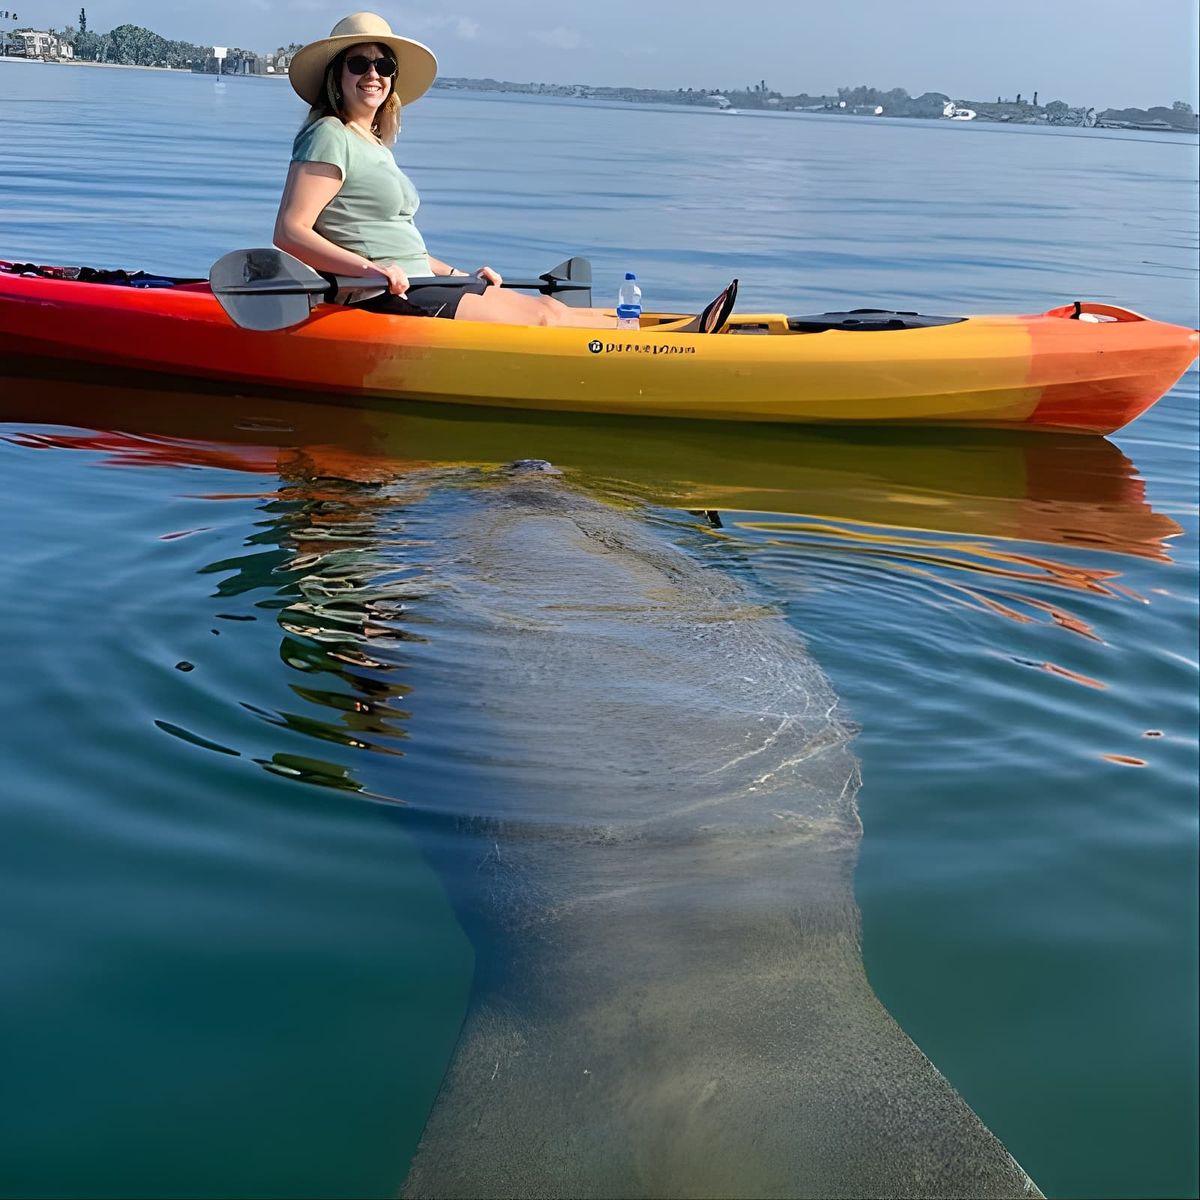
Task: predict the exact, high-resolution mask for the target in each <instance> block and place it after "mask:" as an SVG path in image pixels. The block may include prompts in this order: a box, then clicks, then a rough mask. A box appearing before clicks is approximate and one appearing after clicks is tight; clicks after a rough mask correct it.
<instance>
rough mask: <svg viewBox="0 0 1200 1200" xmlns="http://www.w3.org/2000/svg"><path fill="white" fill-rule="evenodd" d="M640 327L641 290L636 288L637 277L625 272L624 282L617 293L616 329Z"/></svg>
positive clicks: (630, 272)
mask: <svg viewBox="0 0 1200 1200" xmlns="http://www.w3.org/2000/svg"><path fill="white" fill-rule="evenodd" d="M641 327H642V289H641V288H640V287H638V284H637V276H636V275H635V274H634V273H633V272H632V271H626V272H625V282H624V283H622V284H621V290H620V291H619V292H618V293H617V328H618V329H640V328H641Z"/></svg>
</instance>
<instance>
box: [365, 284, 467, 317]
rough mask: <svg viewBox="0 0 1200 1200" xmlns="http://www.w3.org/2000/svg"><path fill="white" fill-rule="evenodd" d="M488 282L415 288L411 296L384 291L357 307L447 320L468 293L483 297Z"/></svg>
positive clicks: (395, 315)
mask: <svg viewBox="0 0 1200 1200" xmlns="http://www.w3.org/2000/svg"><path fill="white" fill-rule="evenodd" d="M487 286H488V285H487V283H486V281H485V280H482V279H471V280H466V281H464V282H463V283H462V284H460V285H457V286H455V287H420V288H413V290H412V291H411V292H409V294H408V295H407V296H397V295H395V293H393V292H384V293H383V294H382V295H381V296H372V297H371V299H370V300H360V301H359V302H358V303H357V304H355V305H353V306H352V307H354V308H365V309H366V310H367V311H368V312H377V313H390V314H391V315H392V316H394V317H447V318H452V317H453V316H454V314H455V313H456V312H457V311H458V302H459V301H460V300H461V299H462V298H463V297H464V296H465V295H467V294H468V293H470V294H471V295H472V296H482V295H483V292H484V289H485V288H486V287H487Z"/></svg>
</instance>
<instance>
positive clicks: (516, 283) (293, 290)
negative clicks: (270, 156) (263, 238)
mask: <svg viewBox="0 0 1200 1200" xmlns="http://www.w3.org/2000/svg"><path fill="white" fill-rule="evenodd" d="M386 282H387V280H386V277H385V276H383V275H375V276H370V277H361V278H360V277H353V276H343V275H327V276H322V277H321V278H320V279H314V280H313V281H312V282H311V283H302V282H297V281H293V280H290V279H281V280H279V281H277V282H276V281H273V280H271V281H269V280H258V281H255V282H254V283H246V284H226V285H224V286H223V287H221V289H220V290H221V291H222V292H224V293H225V294H226V295H229V296H254V295H258V296H261V295H267V296H321V295H325V294H327V293H333V292H337V291H341V290H343V289H353V290H358V289H366V288H377V289H378V290H379V291H385V290H386ZM478 282H479V276H478V275H419V276H416V277H415V278H413V279H410V280H409V281H408V290H409V291H411V290H412V289H413V288H424V287H466V286H467V285H468V284H472V283H478ZM591 286H592V285H591V284H590V283H583V282H575V281H573V280H570V279H553V278H551V279H506V280H504V282H503V283H502V284H501V287H506V288H525V289H527V290H530V291H535V292H544V293H545V294H546V295H548V296H549V295H552V294H553V293H555V292H582V291H587V290H588V289H590V288H591Z"/></svg>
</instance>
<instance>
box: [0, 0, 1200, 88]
mask: <svg viewBox="0 0 1200 1200" xmlns="http://www.w3.org/2000/svg"><path fill="white" fill-rule="evenodd" d="M367 2H368V3H371V0H367ZM83 7H84V8H85V9H86V11H87V16H88V25H89V28H91V29H93V30H95V31H97V32H107V31H108V30H109V29H112V28H114V27H115V26H117V25H121V24H125V23H130V24H135V25H144V26H146V27H147V28H149V29H152V30H154V32H156V33H159V34H162V35H163V36H164V37H167V38H172V39H179V40H184V41H190V42H194V43H197V44H199V45H212V44H216V45H228V46H241V47H244V48H246V49H251V50H257V51H259V52H266V51H270V50H273V49H275V48H276V47H277V46H280V45H286V44H287V43H289V42H309V41H313V40H315V39H317V38H320V37H323V36H325V35H326V34H328V32H329V30H330V28H331V27H332V26H333V24H334V22H335V21H337V20H338V19H340V18H341V17H343V16H345V15H346V13H347V11H348V10H349V9H350V5H348V4H345V3H341V4H336V5H334V4H328V3H324V2H322V0H209V3H207V4H206V5H205V6H203V8H197V7H195V6H193V5H187V4H183V3H181V2H180V0H112V2H109V3H101V4H84V6H83ZM371 7H372V10H373V11H375V12H378V13H379V14H380V15H382V16H383V17H384V18H386V19H387V20H388V21H389V23H390V24H391V26H392V28H393V29H394V30H395V31H396V32H397V33H399V34H403V35H405V36H409V37H413V38H416V39H417V40H419V41H423V42H425V43H426V44H427V45H429V46H430V47H431V48H432V49H433V50H434V51H435V53H436V54H437V56H438V60H439V71H440V73H441V74H442V75H448V76H463V77H469V78H486V77H491V78H495V79H504V80H511V81H513V82H521V83H525V82H532V83H553V84H574V83H580V84H589V85H593V86H613V87H644V88H664V89H675V88H680V87H682V88H688V87H693V88H697V89H718V90H723V91H724V90H728V91H736V90H741V89H744V88H747V87H752V86H754V85H757V84H758V82H759V81H760V80H765V81H766V83H767V85H768V87H770V88H771V89H773V90H776V91H780V92H783V93H784V94H785V95H794V94H798V93H801V92H808V93H810V94H813V95H822V94H833V93H835V92H836V90H837V89H838V88H839V87H855V86H858V85H860V84H866V85H868V86H872V87H877V88H880V89H882V90H887V89H890V88H894V87H902V88H904V89H906V90H907V91H908V92H909V93H911V94H912V95H919V94H920V93H922V92H926V91H936V92H945V93H947V94H948V95H950V96H951V97H953V98H955V99H960V100H961V99H973V100H989V99H992V98H993V97H996V96H1003V97H1004V98H1005V99H1011V98H1014V97H1015V96H1016V95H1017V94H1018V93H1020V94H1021V95H1022V96H1024V97H1025V98H1027V99H1029V98H1032V96H1033V94H1034V92H1037V93H1038V96H1039V100H1040V101H1041V102H1042V103H1046V102H1048V101H1050V100H1065V101H1067V102H1068V103H1070V104H1073V105H1094V106H1097V107H1099V106H1103V107H1112V108H1128V107H1138V108H1149V107H1150V106H1152V105H1157V104H1165V105H1170V104H1171V103H1173V102H1174V101H1176V100H1184V101H1186V102H1188V103H1189V104H1192V105H1193V107H1198V106H1200V105H1198V103H1197V89H1198V86H1200V85H1198V83H1197V63H1196V53H1195V47H1196V44H1197V37H1198V31H1200V15H1198V14H1200V6H1198V5H1197V3H1196V2H1195V0H1144V2H1143V4H1142V5H1140V6H1139V8H1138V9H1137V11H1136V16H1131V12H1132V11H1133V10H1131V9H1130V8H1129V7H1128V5H1127V4H1126V3H1125V2H1124V0H1091V3H1090V4H1088V5H1087V6H1086V7H1077V6H1068V5H1050V4H1046V3H1045V0H1009V3H1008V4H1006V5H1005V6H1004V8H1003V10H1002V11H995V12H993V11H982V10H979V9H975V8H971V9H964V8H955V7H953V6H946V5H943V4H935V3H932V2H930V0H918V2H917V3H910V4H908V5H904V6H901V5H897V4H895V3H892V2H890V0H858V2H857V3H855V4H854V5H852V6H837V7H835V6H832V5H829V6H825V5H822V6H817V5H811V6H810V5H805V4H802V3H798V2H795V0H792V2H786V3H785V2H784V0H763V2H761V3H760V4H758V5H757V6H755V7H754V8H753V9H748V10H746V9H741V10H738V11H737V12H736V16H731V12H732V10H731V9H730V7H729V6H728V5H727V4H718V3H716V0H689V2H688V3H684V2H683V0H660V2H659V4H658V5H656V6H655V7H654V8H646V9H634V8H633V6H631V5H623V6H620V5H618V6H612V7H610V8H609V9H606V10H601V12H602V18H601V19H600V20H597V17H596V12H597V10H596V9H595V8H594V6H592V5H590V4H589V5H585V4H584V3H582V2H581V0H557V2H556V3H555V4H554V5H553V6H551V5H550V4H548V3H546V2H545V0H508V2H507V3H505V4H504V5H503V6H500V5H499V4H497V3H496V2H495V0H456V2H455V4H454V6H453V11H452V12H447V13H443V14H442V15H438V16H430V15H428V14H427V13H426V11H425V10H424V9H423V7H422V6H418V5H415V4H411V3H405V4H395V3H384V2H378V0H377V2H375V3H373V4H371ZM17 11H18V12H19V13H20V14H21V21H20V23H21V24H23V25H26V24H33V25H34V26H35V27H37V28H47V27H52V28H56V29H63V28H65V27H66V26H68V25H77V24H78V16H79V3H78V0H51V2H49V3H39V4H36V5H34V6H32V7H29V6H27V5H26V4H24V3H23V4H21V5H20V6H18V8H17ZM626 12H627V13H628V14H629V15H628V16H627V17H626V16H625V15H624V14H625V13H626ZM7 26H8V27H11V22H9V23H7Z"/></svg>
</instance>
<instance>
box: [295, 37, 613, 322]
mask: <svg viewBox="0 0 1200 1200" xmlns="http://www.w3.org/2000/svg"><path fill="white" fill-rule="evenodd" d="M436 73H437V60H436V59H435V58H434V56H433V53H432V52H431V51H430V50H429V49H428V48H427V47H425V46H423V45H421V43H420V42H414V41H412V40H410V39H409V38H404V37H398V36H396V35H395V34H394V33H392V30H391V27H390V26H389V25H388V23H387V22H386V21H385V20H384V19H383V18H382V17H379V16H376V15H375V14H374V13H356V14H355V15H353V16H350V17H346V18H344V19H343V20H341V21H339V22H338V23H337V24H336V25H335V26H334V27H333V30H332V32H331V33H330V36H329V37H327V38H321V39H320V40H319V41H315V42H311V43H310V44H309V45H307V46H305V47H304V48H303V49H301V50H299V51H297V53H296V55H295V56H294V57H293V59H292V62H291V66H290V68H289V78H290V79H291V82H292V87H293V88H295V90H296V92H297V93H298V94H299V95H300V97H301V99H303V100H305V101H307V102H308V103H309V104H310V105H311V106H312V107H311V109H310V111H309V114H308V118H307V120H306V121H305V122H304V125H303V126H302V128H301V130H300V132H299V133H298V134H297V135H296V140H295V142H294V143H293V146H292V163H291V167H290V168H289V170H288V175H287V182H286V183H285V184H284V189H283V198H282V199H281V201H280V204H279V215H278V216H277V218H276V221H275V244H276V245H277V246H278V247H279V248H280V249H281V250H286V251H287V252H288V253H289V254H293V255H295V257H296V258H298V259H300V260H301V261H302V262H304V263H307V264H308V265H309V266H310V267H312V268H313V269H314V270H316V271H324V272H329V273H332V274H335V275H347V276H354V275H363V274H367V275H371V274H376V273H379V274H383V275H385V276H387V281H388V290H387V291H386V292H385V293H384V294H383V295H381V296H376V297H374V298H372V299H369V300H365V301H362V302H361V303H362V306H363V307H365V308H369V309H372V310H374V311H378V312H387V313H394V314H397V315H400V316H419V317H448V318H454V317H461V318H463V319H464V320H468V321H494V322H498V323H502V324H507V325H572V326H583V327H585V328H589V329H611V328H612V327H613V324H614V319H613V317H612V316H611V315H609V314H606V313H604V312H603V311H602V310H599V309H594V308H569V307H568V306H567V305H565V304H563V303H561V302H560V301H558V300H555V299H554V298H553V297H551V296H528V295H524V294H522V293H520V292H514V291H501V290H500V285H501V283H502V282H503V281H502V279H501V277H500V275H499V274H498V273H497V272H496V271H494V270H493V269H492V268H491V267H480V268H479V270H478V271H476V272H475V274H476V277H477V278H476V279H475V280H473V281H472V282H471V283H469V284H464V285H453V286H447V287H423V288H420V289H419V290H417V289H414V292H413V294H412V295H411V296H409V295H407V294H406V293H407V291H408V280H409V277H410V276H414V277H415V276H428V275H465V274H467V272H465V271H459V270H457V269H456V268H454V267H451V266H450V265H449V264H448V263H444V262H442V261H441V260H440V259H437V258H434V257H433V255H432V254H430V253H429V252H428V251H427V250H426V248H425V242H424V239H423V238H422V237H421V233H420V231H419V230H418V229H417V227H416V225H415V224H414V222H413V217H414V215H415V214H416V211H417V207H418V205H419V204H420V199H419V198H418V196H417V191H416V188H414V187H413V185H412V182H411V181H410V180H409V178H408V176H407V175H405V174H404V173H403V172H402V171H401V170H400V168H399V167H398V166H397V165H396V161H395V159H394V158H393V157H392V152H391V149H390V147H391V145H392V144H393V143H394V142H395V140H396V135H397V133H399V131H400V109H401V106H402V105H405V104H411V103H412V102H413V101H414V100H416V99H418V98H419V97H420V96H422V95H424V93H425V92H426V91H427V90H428V89H429V87H430V85H431V84H432V83H433V80H434V76H435V75H436Z"/></svg>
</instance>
